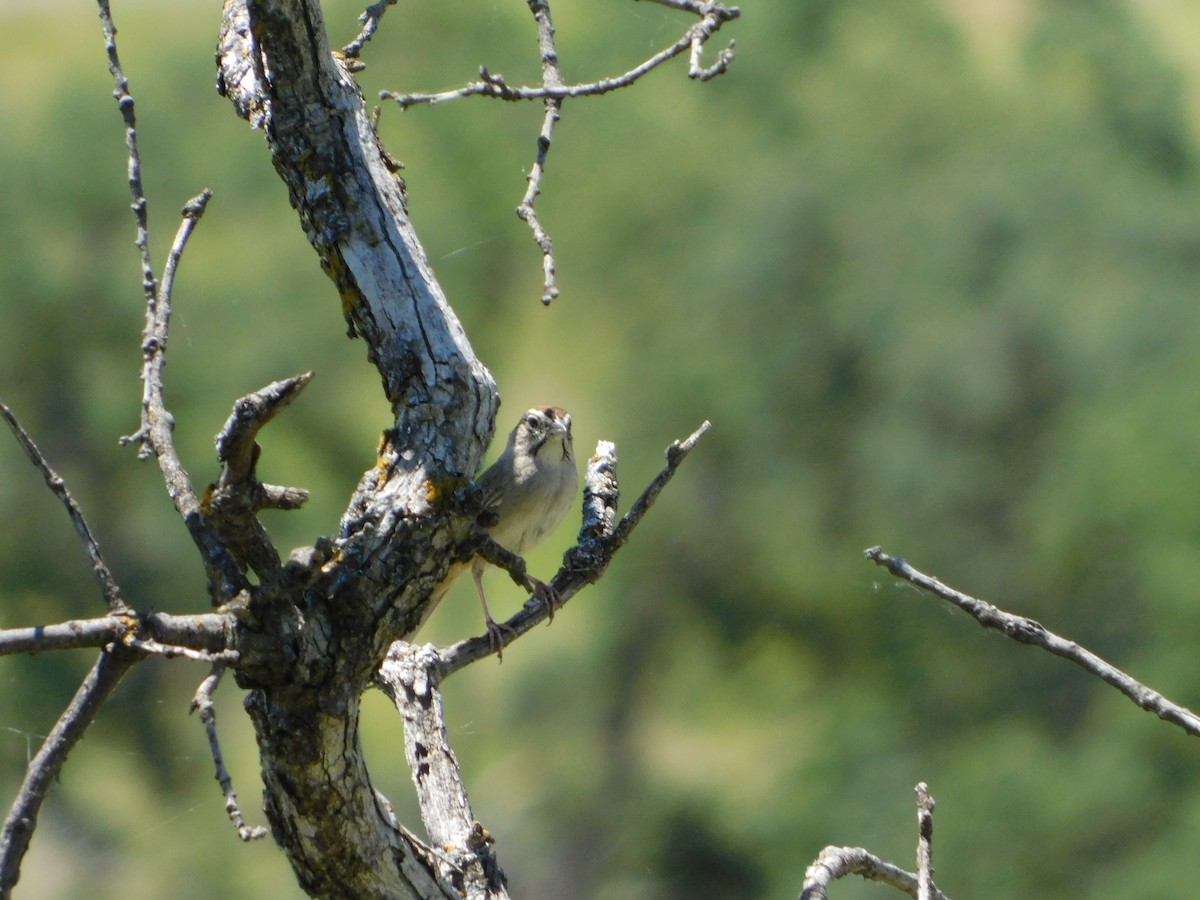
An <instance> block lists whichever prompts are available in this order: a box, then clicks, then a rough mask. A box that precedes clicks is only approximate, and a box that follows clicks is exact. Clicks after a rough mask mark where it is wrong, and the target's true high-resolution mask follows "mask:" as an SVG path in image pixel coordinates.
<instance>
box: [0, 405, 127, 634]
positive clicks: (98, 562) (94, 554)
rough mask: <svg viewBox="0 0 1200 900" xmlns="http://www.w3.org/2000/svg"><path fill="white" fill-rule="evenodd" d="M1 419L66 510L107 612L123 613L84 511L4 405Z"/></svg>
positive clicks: (111, 575) (115, 581)
mask: <svg viewBox="0 0 1200 900" xmlns="http://www.w3.org/2000/svg"><path fill="white" fill-rule="evenodd" d="M0 415H2V416H4V418H5V420H6V421H7V422H8V427H9V428H11V429H12V432H13V434H14V435H16V437H17V440H18V441H19V442H20V444H21V446H22V447H24V448H25V452H26V453H27V454H28V456H29V459H30V461H31V462H32V463H33V464H34V465H35V466H37V468H38V470H39V471H40V472H41V473H42V478H44V479H45V481H46V486H47V487H48V488H50V490H51V491H52V492H53V493H54V495H55V496H56V497H58V499H59V501H61V502H62V505H63V507H64V508H65V509H66V511H67V516H68V518H70V520H71V524H72V525H74V526H75V531H76V533H78V535H79V539H80V540H81V541H83V547H84V549H85V550H87V554H88V556H89V557H91V560H92V571H93V572H95V573H96V580H97V581H99V582H100V593H102V594H103V595H104V602H105V605H107V606H108V611H109V612H114V613H115V612H120V611H121V610H123V609H125V601H124V600H122V599H121V588H120V587H119V586H118V585H117V580H116V579H115V578H114V577H113V573H112V570H111V569H109V568H108V563H106V562H105V561H104V555H103V554H102V553H101V552H100V544H99V542H98V541H97V540H96V536H95V535H94V534H92V529H91V528H90V527H89V526H88V523H87V520H86V519H85V518H84V517H83V510H81V509H80V508H79V504H78V503H76V502H75V498H74V497H72V496H71V492H70V491H69V490H67V485H66V483H65V482H64V481H63V480H62V478H61V476H59V474H58V473H57V472H55V471H54V470H53V469H52V468H50V464H49V463H48V462H46V457H44V456H43V455H42V451H41V450H39V449H38V446H37V444H35V443H34V442H33V438H31V437H30V436H29V434H28V433H27V432H26V431H25V429H24V428H22V427H21V423H20V422H18V421H17V417H16V416H15V415H14V414H13V411H12V410H11V409H9V408H8V407H7V406H6V405H5V404H4V403H0Z"/></svg>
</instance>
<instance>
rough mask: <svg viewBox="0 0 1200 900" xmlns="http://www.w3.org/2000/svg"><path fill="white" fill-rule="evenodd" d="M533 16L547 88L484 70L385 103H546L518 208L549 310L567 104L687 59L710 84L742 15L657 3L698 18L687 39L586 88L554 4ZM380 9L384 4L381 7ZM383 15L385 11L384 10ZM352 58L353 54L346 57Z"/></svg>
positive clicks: (728, 56)
mask: <svg viewBox="0 0 1200 900" xmlns="http://www.w3.org/2000/svg"><path fill="white" fill-rule="evenodd" d="M526 2H527V3H528V5H529V9H530V12H532V13H533V18H534V21H535V23H536V25H537V37H538V50H539V53H540V56H541V67H542V83H541V84H540V85H537V86H526V85H522V86H514V85H510V84H508V82H506V81H505V80H504V77H503V76H502V75H500V74H498V73H492V72H490V71H488V69H487V68H486V67H480V69H479V80H478V81H472V82H469V83H468V84H466V85H464V86H463V87H460V88H454V89H453V90H447V91H438V92H436V93H432V94H421V93H409V94H401V93H397V92H395V91H382V92H381V93H380V95H379V96H380V98H381V99H383V100H394V101H395V102H396V103H397V104H399V106H400V108H401V109H408V108H409V107H411V106H417V105H420V104H429V105H433V104H437V103H446V102H449V101H451V100H461V99H463V98H464V97H491V98H493V99H496V100H508V101H512V102H519V101H522V100H541V101H543V102H544V103H545V106H546V114H545V116H544V117H543V118H542V126H541V130H540V131H539V132H538V138H537V155H536V157H535V158H534V161H533V166H532V167H531V168H530V170H529V175H528V176H527V181H528V186H527V188H526V190H525V195H524V196H523V197H522V198H521V202H520V203H519V204H518V205H517V215H518V216H519V217H520V218H521V220H522V221H524V222H525V223H526V224H527V225H528V226H529V230H530V232H531V233H532V235H533V239H534V242H535V243H536V244H537V245H538V248H539V249H540V250H541V252H542V272H543V281H542V303H544V304H546V305H549V304H550V303H551V302H552V301H553V300H554V298H555V297H557V296H558V281H557V269H556V265H555V262H554V243H553V241H552V240H551V239H550V235H549V234H547V233H546V230H545V228H543V227H542V223H541V220H540V219H539V218H538V214H537V209H536V202H537V198H538V195H539V194H540V193H541V191H542V177H543V176H544V175H545V171H546V157H547V155H548V154H549V152H550V145H551V142H552V140H553V137H554V127H555V125H557V124H558V121H559V119H561V118H562V105H563V101H564V100H566V99H567V98H569V97H595V96H598V95H600V94H607V93H608V92H609V91H615V90H618V89H620V88H625V87H629V86H630V85H632V84H634V83H635V82H637V81H639V80H640V79H641V78H643V77H644V76H646V75H648V74H649V73H650V72H653V71H654V70H655V69H657V68H658V67H659V66H661V65H662V64H663V63H666V62H669V61H670V60H672V59H674V58H675V57H677V56H680V55H681V54H683V53H685V52H686V53H688V54H689V58H688V77H689V78H692V79H695V80H697V81H708V80H710V79H712V78H715V77H717V76H718V75H720V74H722V73H723V72H725V70H726V69H728V68H729V66H730V64H731V63H732V62H733V58H734V53H733V42H732V41H730V42H729V46H728V47H726V48H725V49H723V50H721V51H720V52H719V53H718V54H717V59H716V61H715V62H713V63H712V64H711V65H707V66H706V65H704V63H703V53H704V47H705V45H706V44H707V43H708V40H709V38H711V37H712V36H713V35H714V34H716V33H717V31H719V30H720V28H721V26H722V25H724V24H725V23H726V22H729V21H732V20H733V19H736V18H737V17H738V16H740V15H741V10H739V9H738V8H737V7H736V6H725V5H724V4H721V3H717V2H715V0H654V2H656V3H659V4H660V5H662V6H666V7H669V8H671V9H675V10H679V11H681V12H686V13H690V14H692V15H694V16H697V17H698V18H699V20H700V21H699V22H697V23H696V24H695V25H692V26H691V27H690V28H688V29H687V31H685V32H684V34H683V36H682V37H680V38H679V39H678V40H677V41H675V42H674V43H673V44H671V45H670V46H667V47H664V48H663V49H662V50H660V51H658V52H657V53H655V54H653V55H652V56H650V57H648V58H647V59H645V60H643V61H642V62H640V63H639V64H638V65H636V66H634V67H633V68H632V69H629V70H628V71H626V72H623V73H622V74H620V75H615V76H611V77H608V78H600V79H598V80H596V81H590V82H586V83H578V84H567V83H566V82H564V80H563V77H562V68H561V67H560V65H559V56H558V44H557V41H556V40H555V36H554V23H553V21H552V19H551V15H550V3H549V0H526ZM376 5H377V6H378V5H379V4H376ZM372 9H374V7H372V8H370V9H368V10H367V12H366V13H364V14H363V15H364V21H365V22H366V23H367V24H366V25H365V27H364V29H363V34H364V35H367V37H369V36H370V33H369V32H368V28H369V29H370V32H373V31H374V28H373V27H371V26H372V21H373V22H374V24H378V17H376V18H374V19H373V20H372V19H371V18H370V13H371V11H372ZM379 15H382V10H379ZM361 46H362V45H361V43H359V44H358V45H357V47H355V45H354V44H352V45H350V47H349V48H347V50H348V51H349V50H350V49H351V48H354V50H355V55H357V51H358V50H359V49H361ZM347 55H349V53H347Z"/></svg>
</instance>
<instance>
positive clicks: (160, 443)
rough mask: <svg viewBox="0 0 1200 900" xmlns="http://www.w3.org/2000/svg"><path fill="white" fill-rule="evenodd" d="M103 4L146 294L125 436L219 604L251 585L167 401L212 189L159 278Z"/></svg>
mask: <svg viewBox="0 0 1200 900" xmlns="http://www.w3.org/2000/svg"><path fill="white" fill-rule="evenodd" d="M97 2H98V4H99V6H100V23H101V26H102V28H103V30H104V45H105V49H106V50H107V52H108V69H109V72H110V73H111V74H112V77H113V82H114V84H115V85H116V88H115V90H114V91H113V96H114V97H116V100H117V107H118V108H119V109H120V110H121V115H122V116H123V118H124V120H125V146H126V148H127V149H128V153H129V167H128V168H129V192H130V194H131V195H132V197H133V215H134V219H135V221H136V223H137V238H136V244H137V247H138V251H139V252H140V254H141V260H142V291H143V293H145V295H146V327H145V329H144V330H143V332H142V358H143V364H142V417H141V419H142V421H141V427H140V428H139V429H138V430H137V432H136V433H134V434H132V435H129V436H128V437H124V438H122V439H121V443H122V444H123V445H129V444H140V445H141V447H140V450H139V456H140V457H141V458H142V459H145V458H147V457H148V456H150V455H151V454H153V455H154V456H155V457H157V459H158V464H159V468H160V469H161V470H162V473H163V479H164V481H165V482H166V485H167V493H168V494H170V496H171V499H172V500H173V501H174V503H175V509H176V510H177V511H178V512H179V514H180V516H181V517H182V518H183V521H184V525H185V526H186V527H187V529H188V532H189V533H190V534H191V535H192V540H193V541H195V542H196V545H197V546H198V547H199V548H200V551H201V554H202V556H203V558H204V562H205V568H206V569H207V570H208V576H209V582H210V590H211V591H212V592H213V594H214V599H215V600H216V604H215V605H219V604H220V603H226V602H228V601H230V600H232V599H233V598H234V597H235V596H236V595H237V594H238V592H239V591H241V590H242V589H243V588H245V586H246V582H245V579H244V578H243V577H242V574H241V571H240V570H239V569H238V567H237V564H236V563H235V562H234V560H233V558H232V557H231V556H230V555H229V553H228V552H227V551H226V550H225V548H224V547H223V546H221V543H220V541H219V540H218V539H217V537H216V534H215V532H214V531H213V529H212V528H210V527H209V526H208V524H207V523H206V522H205V521H204V517H203V515H201V511H200V503H199V501H198V500H197V498H196V493H195V491H194V490H193V489H192V484H191V479H190V478H189V477H188V474H187V470H186V469H184V467H183V463H182V462H181V461H180V459H179V455H178V453H177V452H176V451H175V441H174V435H173V431H174V427H175V421H174V418H173V417H172V416H171V414H170V412H169V411H168V410H167V408H166V404H165V402H164V401H163V382H162V373H163V367H164V366H165V365H166V350H167V337H168V334H169V326H170V322H171V291H172V289H173V287H174V283H175V272H176V270H177V269H178V266H179V260H180V258H181V257H182V255H183V249H184V247H185V246H186V244H187V240H188V237H189V236H190V235H191V233H192V229H194V228H195V227H196V222H197V221H198V220H199V219H200V216H202V215H203V214H204V208H205V207H206V206H207V205H208V201H209V199H210V198H211V197H212V192H211V191H209V190H207V189H206V190H204V191H203V192H201V193H200V195H199V196H196V197H193V198H192V199H191V200H190V201H188V203H187V204H186V205H185V206H184V208H183V221H182V222H181V223H180V225H179V230H178V231H177V232H176V235H175V241H174V242H173V243H172V245H171V250H170V253H169V254H168V256H167V265H166V269H165V270H164V272H163V282H162V284H161V285H160V284H157V283H156V281H155V278H154V265H153V262H152V260H151V257H150V243H149V232H148V229H147V224H146V223H147V204H146V195H145V191H144V189H143V187H142V162H141V156H140V154H139V152H138V144H137V118H136V116H135V114H134V101H133V97H132V96H131V95H130V93H129V79H128V78H126V77H125V73H124V71H123V70H122V68H121V61H120V59H119V58H118V56H117V29H116V26H115V25H114V24H113V19H112V13H111V11H110V10H109V5H108V0H97Z"/></svg>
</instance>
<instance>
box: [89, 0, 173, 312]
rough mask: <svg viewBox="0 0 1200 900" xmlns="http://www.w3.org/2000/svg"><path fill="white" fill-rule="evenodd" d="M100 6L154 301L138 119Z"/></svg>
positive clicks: (107, 15) (113, 33)
mask: <svg viewBox="0 0 1200 900" xmlns="http://www.w3.org/2000/svg"><path fill="white" fill-rule="evenodd" d="M97 2H98V4H99V6H100V25H101V27H102V28H103V30H104V49H105V50H106V51H107V53H108V71H109V72H110V73H111V74H112V77H113V83H114V85H115V89H114V90H113V97H115V98H116V101H117V108H118V109H120V110H121V116H122V117H123V118H124V119H125V147H126V149H127V150H128V152H129V167H128V176H129V192H130V194H132V195H133V207H132V208H133V217H134V220H135V221H136V223H137V238H136V241H135V243H136V244H137V248H138V251H139V253H140V254H141V258H142V291H143V292H144V293H145V295H146V300H147V302H152V301H153V300H154V295H155V293H157V290H158V288H157V282H156V281H155V278H154V265H153V263H152V262H151V259H150V232H149V229H148V227H147V224H146V221H147V210H146V195H145V193H144V191H143V189H142V160H141V156H140V154H139V153H138V144H137V117H136V116H135V114H134V103H133V97H132V95H130V93H129V79H128V78H126V77H125V72H124V71H123V70H122V69H121V60H120V59H119V57H118V56H117V27H116V25H114V24H113V18H112V12H111V10H110V9H109V6H108V0H97Z"/></svg>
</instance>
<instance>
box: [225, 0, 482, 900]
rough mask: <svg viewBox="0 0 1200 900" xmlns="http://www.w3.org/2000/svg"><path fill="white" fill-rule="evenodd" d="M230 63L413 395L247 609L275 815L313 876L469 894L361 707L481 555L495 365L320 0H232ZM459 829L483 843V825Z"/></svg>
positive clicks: (249, 655) (251, 697) (323, 892)
mask: <svg viewBox="0 0 1200 900" xmlns="http://www.w3.org/2000/svg"><path fill="white" fill-rule="evenodd" d="M218 67H219V70H220V86H221V89H222V90H223V92H224V93H225V94H226V95H227V96H228V97H229V98H230V99H231V100H232V101H233V103H234V105H235V107H236V108H237V110H238V111H239V113H240V114H241V115H243V116H244V117H246V118H247V119H248V120H249V121H250V122H251V123H252V124H254V125H256V126H258V127H261V128H263V130H264V132H265V134H266V137H267V143H268V146H269V148H270V151H271V156H272V160H273V162H274V165H275V168H276V170H277V171H278V173H279V175H280V177H281V178H282V179H283V181H284V183H285V184H286V186H287V189H288V193H289V196H290V198H291V202H292V204H293V205H294V206H295V208H296V210H297V212H298V213H299V217H300V221H301V223H302V225H303V227H304V230H305V232H306V233H307V235H308V238H309V240H310V242H311V243H312V245H313V247H314V249H315V250H316V251H317V255H318V258H319V259H320V262H321V266H322V268H324V270H325V271H326V273H327V274H328V275H329V277H330V278H331V279H332V280H333V282H334V284H335V285H336V287H337V290H338V293H339V295H340V297H341V301H342V308H343V312H344V314H345V316H346V320H347V322H348V323H349V325H350V329H351V332H352V333H353V334H356V335H358V336H360V337H361V338H362V339H363V340H364V342H365V344H366V348H367V354H368V357H369V358H370V360H371V361H372V362H373V363H374V364H375V366H376V368H377V369H378V370H379V373H380V376H381V378H382V381H383V388H384V391H385V393H386V395H387V397H388V399H389V401H390V402H391V405H392V409H393V411H394V413H395V423H394V425H393V427H391V428H390V429H388V431H387V432H385V434H384V436H383V439H382V441H381V443H380V448H379V458H378V461H377V464H376V465H375V466H374V467H373V468H372V469H371V470H370V471H368V472H367V473H366V474H365V475H364V476H363V478H362V480H361V482H360V484H359V487H358V489H357V491H356V493H355V495H354V497H353V499H352V501H351V503H350V505H349V508H348V509H347V511H346V513H345V514H344V516H343V519H342V523H341V529H340V532H339V534H338V535H337V536H336V537H334V538H332V539H330V540H327V541H323V542H319V543H318V545H317V546H316V547H312V548H308V549H307V550H305V551H304V552H301V553H296V554H293V558H292V559H291V560H288V561H287V562H285V563H284V564H283V565H282V567H280V568H279V569H278V571H277V572H276V573H275V574H274V575H273V576H272V577H270V578H268V579H267V580H266V581H265V582H264V583H263V584H262V585H261V586H260V587H259V588H258V589H257V590H255V591H253V592H251V596H250V599H249V601H248V603H247V605H246V608H245V609H244V610H241V611H240V614H239V616H238V618H239V622H240V629H239V634H238V649H239V651H240V652H241V659H240V661H239V663H238V664H237V665H236V667H235V668H234V671H235V673H236V676H237V679H238V682H239V684H240V685H241V686H242V687H244V688H246V689H248V691H249V694H248V697H247V701H246V708H247V710H248V711H249V713H250V717H251V719H252V721H253V723H254V727H255V729H256V732H257V737H258V744H259V750H260V754H261V759H262V773H263V780H264V783H265V792H266V802H265V808H266V812H267V816H268V820H269V821H270V824H271V829H272V832H273V834H274V836H275V839H276V840H277V841H278V842H279V843H280V845H281V846H282V847H283V848H284V850H285V851H286V853H287V854H288V857H289V859H290V860H291V863H292V865H293V867H294V869H295V871H296V873H297V875H298V877H299V879H300V882H301V885H302V886H303V887H304V889H305V890H306V891H308V892H309V893H310V894H312V895H313V896H321V897H374V896H378V897H384V896H387V897H430V896H443V895H444V896H461V895H460V894H459V892H458V890H456V889H455V887H454V885H452V884H451V882H450V880H449V879H447V878H446V877H445V876H444V875H443V874H442V873H441V872H440V871H439V868H438V865H437V864H436V862H435V860H434V859H433V858H432V856H431V854H429V853H428V852H426V851H425V850H423V849H422V848H421V847H420V846H419V844H417V843H416V842H415V841H414V840H412V838H411V837H410V836H409V835H408V834H407V833H406V832H405V831H404V829H403V828H401V827H400V825H399V823H397V822H396V820H395V818H394V817H393V815H392V814H391V810H390V808H389V807H388V805H387V802H386V801H385V800H383V799H382V798H380V797H378V796H377V794H376V792H375V790H374V788H373V787H372V785H371V781H370V777H369V774H368V772H367V769H366V766H365V764H364V761H363V755H362V748H361V746H360V743H359V733H358V716H359V701H360V697H361V694H362V692H363V691H364V690H365V689H366V688H367V686H368V685H369V683H370V680H371V678H372V676H373V674H374V673H375V672H376V670H377V669H378V667H379V665H380V662H381V661H382V660H383V658H384V655H385V653H386V652H387V650H388V648H389V646H390V645H391V644H392V643H393V642H395V641H396V640H398V639H401V638H405V637H407V636H409V635H411V634H412V633H413V632H414V631H415V630H416V628H417V627H418V626H419V625H420V623H421V622H422V621H423V620H424V618H425V617H426V616H427V615H428V613H429V611H430V605H431V597H433V596H435V588H436V587H437V585H438V584H439V583H440V582H441V581H442V580H443V579H444V578H445V576H446V572H447V570H448V567H449V566H450V564H451V563H452V562H454V561H456V560H462V559H464V558H466V557H467V556H468V555H469V552H470V541H471V540H472V539H473V538H474V537H475V532H476V530H477V527H476V523H475V512H474V509H473V496H472V490H473V488H472V485H471V480H470V479H471V476H472V475H473V473H474V472H475V471H476V469H477V468H478V464H479V461H480V459H481V457H482V454H483V452H484V450H485V448H486V446H487V444H488V442H489V440H490V438H491V435H492V431H493V427H494V417H495V410H496V407H497V404H498V400H497V395H496V389H495V385H494V383H493V381H492V379H491V376H490V375H489V374H488V372H487V371H486V369H485V368H484V367H483V366H482V364H480V362H479V361H478V360H477V359H476V358H475V357H474V355H473V353H472V351H471V348H470V346H469V345H468V343H467V340H466V337H465V335H464V334H463V331H462V328H461V327H460V325H459V323H458V320H457V319H456V318H455V316H454V314H453V312H452V311H451V310H450V308H449V306H448V305H447V303H446V300H445V298H444V297H443V295H442V292H441V289H440V288H439V286H438V284H437V282H436V281H435V280H434V278H433V275H432V272H431V270H430V267H429V264H428V261H427V260H426V257H425V254H424V251H423V250H422V248H421V245H420V243H419V242H418V240H417V237H416V235H415V234H414V232H413V230H412V227H411V225H410V223H409V221H408V217H407V211H406V209H405V197H404V190H403V183H402V182H401V181H400V180H399V178H398V177H396V175H395V174H394V172H393V171H392V168H391V167H390V166H389V162H390V159H389V157H388V156H387V154H386V153H385V152H384V151H383V150H382V148H381V147H380V145H379V142H378V140H377V137H376V135H375V132H374V129H373V127H372V125H371V122H370V119H369V116H368V113H367V109H366V106H365V104H364V102H363V97H362V94H361V93H360V91H359V89H358V87H357V85H356V84H355V83H354V81H353V79H352V78H351V76H350V74H349V73H348V71H347V70H346V68H345V67H344V65H343V64H342V63H341V62H340V61H338V60H336V59H335V58H334V56H333V54H331V52H330V49H329V46H328V43H327V40H326V36H325V28H324V23H323V20H322V16H321V11H320V7H319V6H318V4H317V3H316V2H314V0H260V2H253V0H252V2H248V3H245V4H243V3H241V2H231V3H227V4H226V7H225V18H224V27H223V31H222V35H221V40H220V44H219V46H218ZM443 840H445V841H447V842H451V843H457V846H459V847H468V846H471V845H472V835H471V834H470V833H469V832H464V833H463V834H451V835H445V836H443ZM475 843H478V841H477V838H476V839H475ZM487 890H488V888H487V886H486V885H484V886H483V887H482V888H481V893H479V894H477V895H482V894H483V893H486V891H487Z"/></svg>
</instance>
